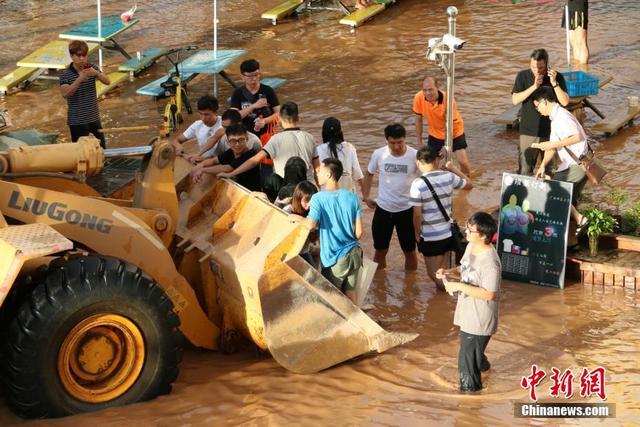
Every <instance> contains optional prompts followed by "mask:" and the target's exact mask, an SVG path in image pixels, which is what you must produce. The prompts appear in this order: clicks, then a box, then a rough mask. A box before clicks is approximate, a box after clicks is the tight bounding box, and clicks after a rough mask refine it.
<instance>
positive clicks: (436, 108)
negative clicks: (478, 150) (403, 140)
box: [413, 76, 471, 175]
mask: <svg viewBox="0 0 640 427" xmlns="http://www.w3.org/2000/svg"><path fill="white" fill-rule="evenodd" d="M446 111H447V98H446V94H445V93H444V92H442V91H440V89H439V88H438V82H437V80H436V79H434V78H433V77H429V76H427V77H425V78H424V80H423V81H422V90H421V91H420V92H418V93H416V96H415V97H414V98H413V112H414V113H415V114H416V137H417V141H416V145H417V146H418V148H419V147H421V146H422V129H423V125H422V118H423V117H424V118H425V119H426V120H427V125H428V126H429V137H428V139H427V144H428V145H429V147H431V148H433V149H435V150H436V151H440V150H441V149H442V147H444V145H445V139H446V136H445V128H446V120H447V119H446ZM466 148H467V140H466V138H465V136H464V122H463V121H462V116H461V115H460V113H459V112H458V108H457V107H456V102H455V100H454V101H453V153H454V154H455V157H456V160H458V163H459V164H460V169H461V170H462V172H463V173H464V174H465V175H469V172H471V167H470V166H469V159H468V157H467V151H466Z"/></svg>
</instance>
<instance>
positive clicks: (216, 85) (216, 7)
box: [213, 0, 218, 97]
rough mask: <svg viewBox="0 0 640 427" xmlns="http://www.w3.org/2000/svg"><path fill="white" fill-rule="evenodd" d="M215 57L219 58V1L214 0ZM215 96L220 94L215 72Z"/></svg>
mask: <svg viewBox="0 0 640 427" xmlns="http://www.w3.org/2000/svg"><path fill="white" fill-rule="evenodd" d="M213 59H218V1H217V0H213ZM213 96H216V97H217V96H218V74H216V73H213Z"/></svg>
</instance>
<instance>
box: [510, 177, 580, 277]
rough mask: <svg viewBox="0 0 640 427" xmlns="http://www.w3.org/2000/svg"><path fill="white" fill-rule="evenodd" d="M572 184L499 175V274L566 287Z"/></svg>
mask: <svg viewBox="0 0 640 427" xmlns="http://www.w3.org/2000/svg"><path fill="white" fill-rule="evenodd" d="M572 191H573V186H572V185H571V184H570V183H567V182H563V181H555V180H543V179H536V178H533V177H529V176H524V175H515V174H510V173H505V174H503V175H502V191H501V197H500V199H501V201H500V221H499V223H500V225H499V227H498V253H499V254H500V259H501V261H502V277H504V278H505V279H510V280H515V281H518V282H525V283H533V284H535V285H542V286H551V287H557V288H563V287H564V273H565V260H566V252H567V235H568V231H569V215H570V213H571V194H572Z"/></svg>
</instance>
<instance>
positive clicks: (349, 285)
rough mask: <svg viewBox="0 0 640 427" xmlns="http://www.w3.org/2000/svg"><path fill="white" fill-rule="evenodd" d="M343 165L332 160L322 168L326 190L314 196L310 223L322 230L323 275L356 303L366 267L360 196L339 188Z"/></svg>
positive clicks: (322, 179) (319, 174)
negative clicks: (358, 283) (358, 282)
mask: <svg viewBox="0 0 640 427" xmlns="http://www.w3.org/2000/svg"><path fill="white" fill-rule="evenodd" d="M342 170H343V169H342V163H341V162H340V160H338V159H333V158H328V159H325V160H323V161H322V165H321V166H320V168H319V169H318V183H319V184H320V185H323V186H324V190H323V191H321V192H319V193H316V194H314V195H313V196H312V197H311V201H310V202H309V204H310V209H309V215H308V216H307V220H308V221H309V222H310V225H311V227H312V228H318V230H319V231H320V261H321V262H322V275H323V276H324V277H325V278H326V279H327V280H329V281H330V282H331V283H333V285H334V286H335V287H336V288H338V289H340V290H341V291H342V292H344V293H345V295H346V296H347V297H348V298H349V299H350V300H351V301H353V302H354V303H355V301H356V293H355V287H356V277H357V275H358V271H359V270H360V268H361V267H362V249H360V245H359V244H358V240H360V238H361V237H362V218H361V213H360V202H359V200H358V198H357V197H356V195H355V194H354V193H353V192H351V191H348V190H343V189H340V188H339V187H338V180H339V179H340V177H341V176H342Z"/></svg>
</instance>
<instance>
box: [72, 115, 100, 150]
mask: <svg viewBox="0 0 640 427" xmlns="http://www.w3.org/2000/svg"><path fill="white" fill-rule="evenodd" d="M98 129H102V125H101V124H100V122H99V121H98V122H93V123H87V124H84V125H69V131H70V132H71V142H77V141H78V139H80V137H81V136H89V134H93V136H95V137H96V138H98V140H100V146H101V147H102V148H106V141H105V139H104V133H102V132H98Z"/></svg>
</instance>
